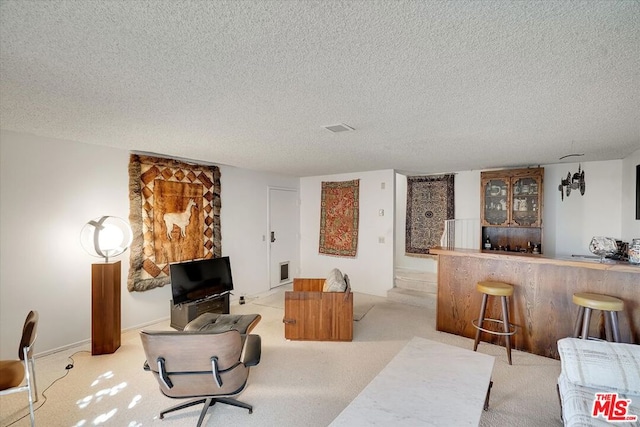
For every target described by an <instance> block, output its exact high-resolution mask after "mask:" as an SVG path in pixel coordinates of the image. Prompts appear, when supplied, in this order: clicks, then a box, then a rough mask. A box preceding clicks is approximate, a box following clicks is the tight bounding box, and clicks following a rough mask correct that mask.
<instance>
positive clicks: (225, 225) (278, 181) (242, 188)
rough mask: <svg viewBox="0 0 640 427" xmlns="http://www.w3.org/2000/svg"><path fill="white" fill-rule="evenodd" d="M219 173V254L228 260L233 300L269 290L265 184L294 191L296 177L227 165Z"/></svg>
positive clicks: (266, 193)
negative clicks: (231, 276)
mask: <svg viewBox="0 0 640 427" xmlns="http://www.w3.org/2000/svg"><path fill="white" fill-rule="evenodd" d="M220 174H221V178H220V186H221V189H222V195H221V198H222V210H221V217H220V221H221V233H222V253H223V255H228V256H229V259H230V260H231V269H232V274H233V284H234V288H235V290H234V292H233V293H234V296H233V298H234V299H237V298H238V297H239V296H240V295H255V294H257V293H260V292H264V291H267V290H269V287H270V284H269V271H268V270H269V267H268V261H267V251H268V244H269V239H268V238H267V236H268V223H267V222H268V221H267V208H268V197H269V196H268V187H269V186H271V187H280V188H291V189H296V190H298V188H299V179H298V178H292V177H285V176H279V175H273V174H266V173H262V172H253V171H249V170H247V169H238V168H232V167H229V166H221V167H220ZM296 214H297V215H299V212H296ZM294 261H295V260H294ZM293 264H295V263H293ZM292 273H293V272H292Z"/></svg>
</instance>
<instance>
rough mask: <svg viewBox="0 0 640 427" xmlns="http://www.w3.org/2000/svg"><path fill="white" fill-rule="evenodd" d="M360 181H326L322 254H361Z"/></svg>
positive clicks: (344, 255) (322, 205)
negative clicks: (359, 242)
mask: <svg viewBox="0 0 640 427" xmlns="http://www.w3.org/2000/svg"><path fill="white" fill-rule="evenodd" d="M359 197H360V180H359V179H355V180H353V181H342V182H323V183H322V195H321V200H320V203H321V210H320V251H319V252H320V253H321V254H324V255H334V256H343V257H351V258H353V257H355V256H356V253H357V251H358V218H359V200H358V199H359Z"/></svg>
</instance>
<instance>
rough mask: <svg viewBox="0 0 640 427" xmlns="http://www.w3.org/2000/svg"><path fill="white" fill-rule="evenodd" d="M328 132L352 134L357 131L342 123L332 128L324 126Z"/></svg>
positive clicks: (331, 126)
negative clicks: (351, 132)
mask: <svg viewBox="0 0 640 427" xmlns="http://www.w3.org/2000/svg"><path fill="white" fill-rule="evenodd" d="M323 127H324V128H325V129H326V130H328V131H331V132H333V133H338V132H350V131H352V130H355V129H354V128H352V127H351V126H349V125H345V124H344V123H340V124H337V125H330V126H323Z"/></svg>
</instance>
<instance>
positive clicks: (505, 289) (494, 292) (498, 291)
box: [471, 281, 516, 365]
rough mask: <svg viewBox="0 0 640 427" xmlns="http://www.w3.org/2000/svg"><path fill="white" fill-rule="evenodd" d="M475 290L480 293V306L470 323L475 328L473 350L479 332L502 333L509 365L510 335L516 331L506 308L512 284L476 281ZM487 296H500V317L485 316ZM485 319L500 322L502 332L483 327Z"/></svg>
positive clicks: (474, 349)
mask: <svg viewBox="0 0 640 427" xmlns="http://www.w3.org/2000/svg"><path fill="white" fill-rule="evenodd" d="M476 290H477V291H478V292H480V293H482V306H481V307H480V316H479V317H478V320H473V321H472V322H471V323H472V324H473V326H474V327H475V328H476V329H477V331H476V339H475V342H474V343H473V351H476V350H477V349H478V343H479V342H480V333H481V332H486V333H488V334H493V335H502V336H504V340H505V344H506V345H505V347H506V348H507V359H508V360H509V365H511V335H513V334H515V333H516V327H515V325H512V324H511V323H509V310H508V308H507V299H508V297H510V296H511V295H513V286H512V285H510V284H508V283H503V282H488V281H487V282H478V284H477V285H476ZM489 296H494V297H500V300H501V302H502V319H490V318H487V317H485V311H486V310H487V300H488V298H489ZM485 321H489V322H495V323H501V324H502V325H503V328H502V329H503V332H498V331H494V330H490V329H485V328H484V327H483V324H484V322H485Z"/></svg>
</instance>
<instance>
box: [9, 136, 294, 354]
mask: <svg viewBox="0 0 640 427" xmlns="http://www.w3.org/2000/svg"><path fill="white" fill-rule="evenodd" d="M128 162H129V152H127V151H124V150H118V149H114V148H107V147H100V146H95V145H88V144H82V143H77V142H70V141H61V140H56V139H51V138H44V137H39V136H34V135H29V134H23V133H15V132H10V131H0V343H2V346H1V350H0V357H2V358H13V357H15V356H16V352H17V347H18V342H19V337H20V332H21V328H22V324H23V322H24V319H25V317H26V315H27V313H28V311H29V310H32V309H35V310H37V311H38V312H39V313H40V319H41V321H40V325H39V333H38V344H37V348H36V351H37V352H38V353H43V352H49V351H51V350H53V349H58V348H62V347H66V346H69V345H71V344H73V343H77V342H83V341H85V340H88V339H89V338H90V336H91V264H92V263H94V262H98V261H99V260H98V259H97V258H93V257H91V256H89V255H88V254H86V253H85V252H84V250H83V249H82V248H81V246H80V243H79V235H80V229H81V228H82V226H83V225H84V224H85V223H86V222H87V221H88V220H90V219H92V218H96V217H99V216H101V215H105V214H107V215H115V216H119V217H122V218H128V217H129V196H128V187H129V178H128ZM220 169H221V187H222V188H221V189H222V210H221V226H222V229H221V232H222V251H223V253H224V254H225V255H229V256H230V257H231V263H232V270H233V277H234V285H235V289H236V290H235V294H236V295H240V294H241V293H246V294H253V293H258V292H262V291H266V290H268V289H269V279H268V275H267V258H266V253H267V247H266V242H264V241H262V235H266V233H267V230H266V228H267V187H268V186H269V185H274V186H280V187H288V188H298V184H299V180H298V178H291V177H282V176H275V175H270V174H262V173H258V172H252V171H247V170H242V169H237V168H232V167H227V166H222V167H221V168H220ZM117 259H119V260H121V261H122V327H123V328H125V329H126V328H131V327H135V326H140V325H144V324H148V323H150V322H154V321H157V320H159V319H163V318H167V317H168V316H169V300H170V299H171V290H170V288H169V287H168V286H165V287H162V288H156V289H152V290H149V291H146V292H131V293H130V292H128V291H127V289H126V278H127V275H128V270H129V254H128V252H127V253H125V254H123V255H121V256H119V257H118V258H117Z"/></svg>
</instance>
